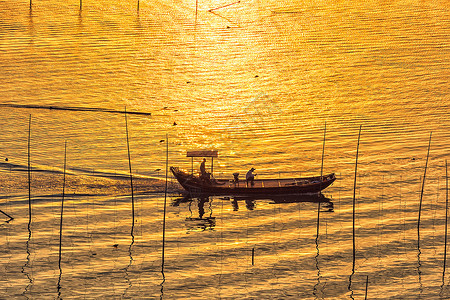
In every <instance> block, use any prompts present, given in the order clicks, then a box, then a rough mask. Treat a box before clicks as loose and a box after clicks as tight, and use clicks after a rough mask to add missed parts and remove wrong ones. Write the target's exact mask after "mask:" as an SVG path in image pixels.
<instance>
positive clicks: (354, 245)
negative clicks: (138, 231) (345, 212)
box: [352, 125, 362, 273]
mask: <svg viewBox="0 0 450 300" xmlns="http://www.w3.org/2000/svg"><path fill="white" fill-rule="evenodd" d="M361 128H362V125H360V126H359V134H358V145H357V147H356V161H355V180H354V182H353V214H352V215H353V224H352V227H353V268H352V273H354V272H355V260H356V243H355V206H356V178H357V170H358V155H359V141H360V138H361Z"/></svg>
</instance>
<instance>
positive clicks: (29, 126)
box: [28, 114, 31, 231]
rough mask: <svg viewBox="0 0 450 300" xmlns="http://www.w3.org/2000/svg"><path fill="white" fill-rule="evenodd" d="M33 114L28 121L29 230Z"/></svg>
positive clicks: (29, 220)
mask: <svg viewBox="0 0 450 300" xmlns="http://www.w3.org/2000/svg"><path fill="white" fill-rule="evenodd" d="M30 148H31V114H30V119H29V121H28V231H30V226H31V154H30Z"/></svg>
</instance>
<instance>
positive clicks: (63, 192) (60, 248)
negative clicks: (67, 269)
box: [58, 141, 67, 270]
mask: <svg viewBox="0 0 450 300" xmlns="http://www.w3.org/2000/svg"><path fill="white" fill-rule="evenodd" d="M66 161H67V141H66V142H65V143H64V173H63V189H62V199H61V219H60V223H59V260H58V266H59V269H60V270H61V254H62V251H61V250H62V229H63V215H64V195H65V189H66Z"/></svg>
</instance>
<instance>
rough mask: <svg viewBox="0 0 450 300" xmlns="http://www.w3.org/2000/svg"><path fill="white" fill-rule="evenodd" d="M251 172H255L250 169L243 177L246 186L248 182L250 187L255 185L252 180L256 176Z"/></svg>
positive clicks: (253, 169)
mask: <svg viewBox="0 0 450 300" xmlns="http://www.w3.org/2000/svg"><path fill="white" fill-rule="evenodd" d="M253 171H255V168H251V169H250V170H249V171H248V172H247V174H246V175H245V179H246V180H247V184H248V182H249V181H250V184H251V185H252V186H253V185H254V184H255V183H254V180H255V176H256V174H254V173H253Z"/></svg>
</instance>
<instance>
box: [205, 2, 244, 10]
mask: <svg viewBox="0 0 450 300" xmlns="http://www.w3.org/2000/svg"><path fill="white" fill-rule="evenodd" d="M240 2H241V1H236V2H233V3H229V4H225V5H222V6H219V7H216V8H211V9H210V10H208V11H209V12H212V11H214V10H218V9H221V8H225V7H228V6H231V5H234V4H238V3H240Z"/></svg>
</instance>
